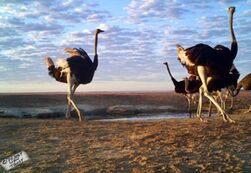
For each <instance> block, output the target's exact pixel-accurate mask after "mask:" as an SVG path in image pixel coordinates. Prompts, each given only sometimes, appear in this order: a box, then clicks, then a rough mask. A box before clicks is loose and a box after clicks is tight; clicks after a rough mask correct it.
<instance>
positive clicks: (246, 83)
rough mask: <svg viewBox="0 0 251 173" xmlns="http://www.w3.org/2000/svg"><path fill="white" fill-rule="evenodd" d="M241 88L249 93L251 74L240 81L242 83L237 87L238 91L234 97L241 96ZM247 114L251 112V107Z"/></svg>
mask: <svg viewBox="0 0 251 173" xmlns="http://www.w3.org/2000/svg"><path fill="white" fill-rule="evenodd" d="M241 88H243V89H244V90H247V91H249V90H251V73H249V74H248V75H246V76H245V77H244V78H242V79H241V80H240V82H239V83H238V85H237V88H236V91H234V96H237V95H238V94H239V92H240V90H241ZM247 112H251V105H250V107H249V109H248V110H247V111H246V112H245V113H247Z"/></svg>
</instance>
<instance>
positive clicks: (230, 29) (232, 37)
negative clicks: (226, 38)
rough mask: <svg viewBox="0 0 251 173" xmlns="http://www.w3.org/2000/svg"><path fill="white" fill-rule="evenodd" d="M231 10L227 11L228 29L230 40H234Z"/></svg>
mask: <svg viewBox="0 0 251 173" xmlns="http://www.w3.org/2000/svg"><path fill="white" fill-rule="evenodd" d="M233 14H234V12H233V11H230V12H229V31H230V36H231V42H232V43H233V42H236V38H235V35H234V30H233Z"/></svg>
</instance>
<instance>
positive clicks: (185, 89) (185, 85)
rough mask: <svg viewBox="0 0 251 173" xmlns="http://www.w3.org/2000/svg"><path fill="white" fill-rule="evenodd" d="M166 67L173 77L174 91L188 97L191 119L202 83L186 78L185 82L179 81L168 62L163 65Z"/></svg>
mask: <svg viewBox="0 0 251 173" xmlns="http://www.w3.org/2000/svg"><path fill="white" fill-rule="evenodd" d="M163 64H164V65H166V69H167V72H168V74H169V76H170V77H171V80H172V82H173V85H174V91H175V92H176V93H178V94H182V95H184V96H185V97H186V99H187V102H188V113H189V117H190V118H191V117H192V116H191V115H192V113H191V103H196V98H195V97H196V93H198V92H199V88H200V86H201V82H200V80H196V78H190V79H188V78H185V80H182V81H177V80H176V79H175V78H174V77H173V75H172V73H171V71H170V69H169V65H168V63H167V62H165V63H163Z"/></svg>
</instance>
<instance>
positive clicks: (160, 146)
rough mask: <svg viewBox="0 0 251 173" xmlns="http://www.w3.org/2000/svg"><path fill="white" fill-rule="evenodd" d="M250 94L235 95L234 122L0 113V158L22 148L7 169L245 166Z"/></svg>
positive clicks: (249, 148) (250, 158)
mask: <svg viewBox="0 0 251 173" xmlns="http://www.w3.org/2000/svg"><path fill="white" fill-rule="evenodd" d="M145 97H146V98H147V96H145ZM149 97H152V96H149ZM155 99H156V100H160V99H162V98H155ZM172 99H173V98H172ZM250 99H251V98H250V94H249V93H245V94H242V95H240V96H239V97H238V98H237V102H236V103H237V104H236V106H235V110H234V111H233V114H232V115H231V117H232V118H233V119H234V120H236V121H237V122H236V123H235V124H229V123H224V122H223V121H222V118H221V117H211V118H208V123H202V122H199V121H198V120H197V119H194V118H193V119H189V118H187V119H169V120H155V121H123V122H121V121H116V122H99V121H94V120H91V121H85V122H78V121H76V120H51V119H47V120H41V119H31V118H30V119H17V118H1V119H0V160H2V159H4V158H6V157H8V156H11V155H12V154H15V153H17V152H20V151H25V152H27V154H28V155H29V157H30V161H27V162H25V163H23V164H21V165H20V166H18V167H16V168H15V169H13V170H12V171H10V172H135V173H137V172H250V171H251V113H248V114H243V113H242V112H243V111H244V107H245V108H246V106H247V105H248V104H250V103H251V102H250ZM169 101H170V100H169ZM169 101H167V102H169ZM176 101H177V100H176ZM176 101H175V100H174V102H176ZM176 104H177V106H180V104H178V103H176ZM3 171H4V169H3V168H0V172H3Z"/></svg>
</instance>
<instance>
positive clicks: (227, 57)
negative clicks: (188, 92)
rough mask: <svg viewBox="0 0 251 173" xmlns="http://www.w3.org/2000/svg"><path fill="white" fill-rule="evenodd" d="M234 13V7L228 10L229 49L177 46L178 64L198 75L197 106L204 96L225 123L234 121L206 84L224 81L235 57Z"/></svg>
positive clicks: (201, 45) (205, 46) (220, 46)
mask: <svg viewBox="0 0 251 173" xmlns="http://www.w3.org/2000/svg"><path fill="white" fill-rule="evenodd" d="M234 11H235V8H234V7H230V8H229V14H230V17H229V29H230V34H231V42H232V45H231V49H229V48H227V47H224V46H222V45H217V46H216V47H214V48H212V47H210V46H208V45H205V44H197V45H195V46H193V47H190V48H187V49H184V48H183V47H181V46H180V45H177V53H178V59H179V60H180V62H181V63H182V64H183V65H184V66H186V67H187V68H189V67H196V68H197V71H196V73H198V76H199V78H200V80H201V81H202V86H201V88H200V94H199V96H200V99H199V106H200V107H201V105H202V95H203V94H204V96H206V97H207V98H208V99H209V100H210V101H211V102H212V103H213V104H214V105H215V106H216V108H217V109H218V110H219V112H220V113H221V115H222V116H223V120H224V121H225V122H227V121H228V122H234V121H233V120H232V119H231V118H230V117H229V116H228V115H227V114H226V113H225V111H224V110H223V109H222V108H221V106H220V105H219V104H218V103H217V102H216V100H215V99H214V98H213V96H212V95H211V93H210V92H209V90H208V86H207V84H208V81H210V80H211V79H212V78H221V79H224V78H225V77H227V76H228V74H229V72H230V69H231V67H232V65H233V61H234V59H235V57H236V54H237V51H238V45H237V41H236V38H235V35H234V32H233V13H234ZM196 73H195V72H194V75H197V74H196ZM199 106H198V107H199ZM197 116H198V118H200V120H203V119H202V117H201V115H200V114H199V115H197Z"/></svg>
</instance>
